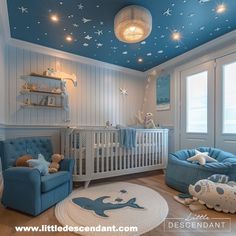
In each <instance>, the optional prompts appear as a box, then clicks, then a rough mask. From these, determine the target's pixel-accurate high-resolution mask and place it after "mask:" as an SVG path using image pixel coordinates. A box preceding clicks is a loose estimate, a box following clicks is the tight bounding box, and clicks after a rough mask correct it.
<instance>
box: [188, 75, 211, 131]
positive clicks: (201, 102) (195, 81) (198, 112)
mask: <svg viewBox="0 0 236 236" xmlns="http://www.w3.org/2000/svg"><path fill="white" fill-rule="evenodd" d="M207 78H208V72H207V71H204V72H201V73H198V74H194V75H191V76H188V77H187V81H186V86H187V87H186V88H187V93H186V95H187V97H186V99H187V100H186V101H187V114H186V115H187V125H186V128H187V132H188V133H207Z"/></svg>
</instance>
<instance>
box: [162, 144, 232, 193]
mask: <svg viewBox="0 0 236 236" xmlns="http://www.w3.org/2000/svg"><path fill="white" fill-rule="evenodd" d="M198 150H199V151H200V152H208V153H209V156H211V157H213V158H215V159H216V160H217V162H211V163H206V164H205V165H204V166H201V165H199V164H196V163H191V162H189V161H187V159H188V158H189V157H192V156H194V155H195V149H189V150H180V151H177V152H175V153H171V154H169V158H168V165H167V169H166V175H165V181H166V184H167V185H168V186H170V187H172V188H174V189H176V190H178V191H180V192H185V193H187V192H188V187H189V185H190V184H192V185H193V184H195V183H196V182H197V181H199V180H201V179H207V178H208V177H210V176H211V175H213V174H224V175H228V176H229V178H230V180H234V181H236V156H235V155H234V154H232V153H229V152H224V151H222V150H220V149H217V148H209V147H200V148H198Z"/></svg>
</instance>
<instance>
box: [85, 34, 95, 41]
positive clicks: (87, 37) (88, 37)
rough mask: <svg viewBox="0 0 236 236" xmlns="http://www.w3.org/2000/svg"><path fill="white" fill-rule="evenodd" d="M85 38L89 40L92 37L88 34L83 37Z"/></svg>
mask: <svg viewBox="0 0 236 236" xmlns="http://www.w3.org/2000/svg"><path fill="white" fill-rule="evenodd" d="M84 38H85V39H87V40H91V39H92V38H93V37H91V36H89V35H87V36H86V37H84Z"/></svg>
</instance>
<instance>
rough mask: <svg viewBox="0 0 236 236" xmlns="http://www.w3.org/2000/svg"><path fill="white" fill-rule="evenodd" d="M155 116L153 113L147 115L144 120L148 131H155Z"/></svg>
mask: <svg viewBox="0 0 236 236" xmlns="http://www.w3.org/2000/svg"><path fill="white" fill-rule="evenodd" d="M152 118H153V114H152V113H150V112H149V113H147V114H146V116H145V119H144V126H145V128H146V129H155V128H156V126H155V124H154V121H153V119H152Z"/></svg>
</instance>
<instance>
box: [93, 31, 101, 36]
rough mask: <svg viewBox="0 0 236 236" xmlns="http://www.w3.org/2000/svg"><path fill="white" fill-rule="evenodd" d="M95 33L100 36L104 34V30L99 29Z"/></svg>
mask: <svg viewBox="0 0 236 236" xmlns="http://www.w3.org/2000/svg"><path fill="white" fill-rule="evenodd" d="M94 33H95V34H97V35H98V36H100V35H103V31H102V30H98V31H96V32H94Z"/></svg>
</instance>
